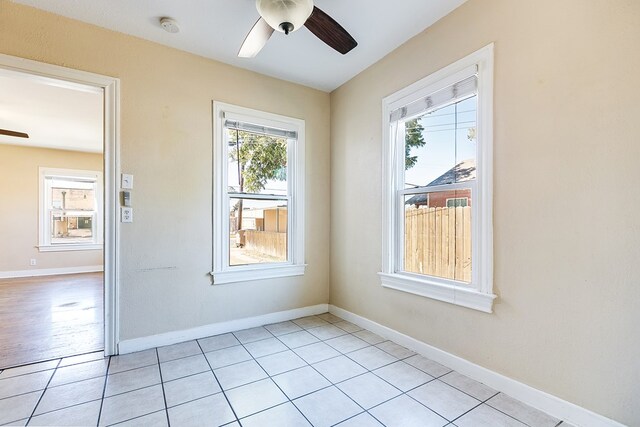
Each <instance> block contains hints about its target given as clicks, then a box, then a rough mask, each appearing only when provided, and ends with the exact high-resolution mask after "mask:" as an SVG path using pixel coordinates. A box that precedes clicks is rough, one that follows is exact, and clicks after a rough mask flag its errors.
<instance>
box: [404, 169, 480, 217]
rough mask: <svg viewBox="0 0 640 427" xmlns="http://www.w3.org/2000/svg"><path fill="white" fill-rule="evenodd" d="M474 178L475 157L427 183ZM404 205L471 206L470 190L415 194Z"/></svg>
mask: <svg viewBox="0 0 640 427" xmlns="http://www.w3.org/2000/svg"><path fill="white" fill-rule="evenodd" d="M474 179H476V161H475V159H468V160H464V161H462V162H460V163H458V164H457V165H455V166H454V167H452V168H451V169H449V170H448V171H446V172H445V173H443V174H442V175H440V176H439V177H437V178H436V179H434V180H433V181H431V182H430V183H429V184H427V188H428V187H435V186H437V185H443V184H451V183H454V182H464V181H471V180H474ZM405 205H414V206H415V207H416V208H417V207H421V206H424V207H428V208H444V207H449V208H452V207H457V206H462V207H465V206H471V190H469V189H463V190H456V191H453V190H447V191H434V192H431V193H422V194H416V195H415V196H413V197H411V198H410V199H408V200H407V201H406V202H405Z"/></svg>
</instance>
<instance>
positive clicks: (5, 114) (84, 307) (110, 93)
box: [0, 55, 118, 369]
mask: <svg viewBox="0 0 640 427" xmlns="http://www.w3.org/2000/svg"><path fill="white" fill-rule="evenodd" d="M0 92H1V93H3V99H2V102H0V200H3V202H2V203H0V219H1V220H0V235H2V236H3V238H2V239H0V317H1V318H2V319H3V322H2V324H0V348H1V349H2V351H0V369H5V368H9V367H15V366H21V365H25V364H31V363H36V362H41V361H47V360H53V359H59V358H64V357H70V356H77V355H82V354H89V353H96V352H100V353H102V352H104V354H106V355H111V354H117V328H116V325H117V322H116V320H117V310H116V308H117V305H116V291H117V287H116V284H117V280H116V279H117V269H116V261H117V257H116V242H117V237H118V236H117V227H116V216H115V212H116V211H117V206H116V202H117V188H116V176H117V171H118V168H117V161H116V160H117V122H116V120H117V105H118V103H117V96H118V81H117V79H112V78H108V77H104V76H98V75H94V74H91V73H85V72H81V71H76V70H70V69H67V68H62V67H56V66H52V65H48V64H42V63H38V62H34V61H27V60H24V59H20V58H15V57H10V56H5V55H0ZM100 353H97V354H100Z"/></svg>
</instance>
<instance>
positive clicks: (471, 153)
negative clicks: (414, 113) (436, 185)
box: [405, 96, 477, 187]
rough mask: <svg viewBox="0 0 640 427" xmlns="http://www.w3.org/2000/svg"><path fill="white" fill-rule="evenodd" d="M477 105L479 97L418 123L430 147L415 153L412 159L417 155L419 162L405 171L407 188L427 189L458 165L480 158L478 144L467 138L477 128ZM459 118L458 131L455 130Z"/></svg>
mask: <svg viewBox="0 0 640 427" xmlns="http://www.w3.org/2000/svg"><path fill="white" fill-rule="evenodd" d="M476 101H477V97H476V96H473V97H471V98H468V99H466V100H464V101H461V102H459V103H457V104H454V105H450V106H448V107H444V108H441V109H439V110H435V111H433V112H431V113H428V114H425V115H423V116H421V117H420V118H419V119H418V122H419V123H420V124H421V125H422V127H424V132H423V133H422V135H423V137H424V140H425V141H426V142H427V143H426V144H425V145H424V147H420V148H414V149H412V150H411V154H410V155H411V156H415V155H417V156H418V161H417V163H416V164H415V165H414V166H413V167H412V168H410V169H408V170H406V171H405V185H406V186H407V187H414V186H416V185H418V186H422V185H427V184H429V183H430V182H431V181H433V180H434V179H436V178H438V177H439V176H440V175H442V174H443V173H445V172H447V171H448V170H449V169H451V168H452V167H454V166H455V165H456V164H458V163H460V162H462V161H463V160H467V159H474V158H475V157H476V148H477V142H476V140H475V139H474V140H473V141H469V139H468V138H467V135H468V132H469V128H472V127H475V126H476V110H477V107H476ZM456 109H457V114H456ZM456 117H457V122H458V126H457V131H455V130H454V129H455V128H456V127H455V125H456Z"/></svg>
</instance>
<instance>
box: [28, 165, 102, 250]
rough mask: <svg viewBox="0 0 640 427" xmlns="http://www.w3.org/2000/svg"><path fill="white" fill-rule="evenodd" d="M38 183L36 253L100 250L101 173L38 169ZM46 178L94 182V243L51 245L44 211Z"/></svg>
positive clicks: (47, 220) (47, 219)
mask: <svg viewBox="0 0 640 427" xmlns="http://www.w3.org/2000/svg"><path fill="white" fill-rule="evenodd" d="M38 173H39V181H38V193H39V198H38V199H39V203H38V219H39V227H38V251H40V252H66V251H91V250H102V248H103V244H104V237H103V236H104V213H103V211H104V210H103V207H102V204H103V198H104V197H103V178H102V172H99V171H89V170H78V169H58V168H47V167H39V168H38ZM48 176H59V177H66V178H72V179H73V178H90V179H95V181H96V218H95V226H94V227H95V228H94V230H93V231H94V232H95V233H96V236H95V243H60V244H53V243H51V229H50V227H51V225H50V223H49V218H48V215H47V213H46V212H45V210H46V209H47V197H48V196H47V194H46V185H45V178H46V177H48Z"/></svg>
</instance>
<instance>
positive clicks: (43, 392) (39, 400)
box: [25, 359, 62, 425]
mask: <svg viewBox="0 0 640 427" xmlns="http://www.w3.org/2000/svg"><path fill="white" fill-rule="evenodd" d="M61 361H62V359H60V360H59V361H58V364H57V365H56V367H55V368H54V369H53V373H52V374H51V376H50V377H49V381H47V385H45V386H44V389H42V394H40V397H39V398H38V402H37V403H36V406H34V407H33V410H32V411H31V415H29V419H28V420H27V422H26V424H25V425H28V424H29V423H30V422H31V418H33V414H34V413H35V412H36V409H37V408H38V405H39V404H40V402H41V401H42V398H43V397H44V394H45V393H46V392H47V387H49V384H50V383H51V380H52V379H53V376H54V375H55V374H56V371H57V370H58V366H59V365H60V362H61Z"/></svg>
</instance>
